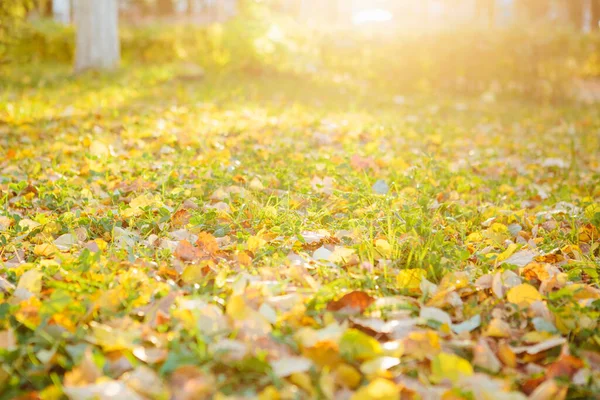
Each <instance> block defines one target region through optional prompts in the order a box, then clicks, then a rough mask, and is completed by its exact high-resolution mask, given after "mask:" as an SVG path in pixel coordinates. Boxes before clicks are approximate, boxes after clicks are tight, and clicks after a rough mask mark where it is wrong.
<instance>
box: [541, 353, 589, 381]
mask: <svg viewBox="0 0 600 400" xmlns="http://www.w3.org/2000/svg"><path fill="white" fill-rule="evenodd" d="M584 365H585V364H584V362H583V360H581V359H579V358H577V357H573V356H571V355H568V354H561V355H560V357H559V358H558V360H556V361H554V362H553V363H552V364H550V365H549V366H548V368H547V369H546V378H547V379H554V378H569V379H570V378H572V377H573V375H575V373H576V372H577V371H579V370H580V369H581V368H583V367H584Z"/></svg>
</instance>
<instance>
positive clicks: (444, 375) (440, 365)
mask: <svg viewBox="0 0 600 400" xmlns="http://www.w3.org/2000/svg"><path fill="white" fill-rule="evenodd" d="M431 373H432V376H431V378H432V380H434V381H436V382H441V381H443V380H444V379H448V380H450V381H452V382H456V381H458V380H459V379H460V378H461V377H463V376H471V375H473V367H472V366H471V364H470V363H469V362H468V361H467V360H465V359H464V358H461V357H459V356H457V355H454V354H450V353H440V354H438V355H437V356H435V358H434V359H433V360H431Z"/></svg>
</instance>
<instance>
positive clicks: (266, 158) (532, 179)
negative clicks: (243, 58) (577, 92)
mask: <svg viewBox="0 0 600 400" xmlns="http://www.w3.org/2000/svg"><path fill="white" fill-rule="evenodd" d="M36 69H37V68H32V69H31V70H29V69H28V68H27V67H19V68H18V69H16V68H15V69H8V68H7V69H6V70H5V71H3V78H2V82H1V84H2V87H3V90H2V91H1V92H0V171H1V172H0V199H1V204H2V207H1V209H0V398H3V399H12V398H24V399H25V398H26V399H33V398H41V399H59V398H70V399H75V400H79V399H82V400H83V399H88V398H94V397H97V398H100V399H144V398H148V399H169V398H173V399H200V398H211V397H214V398H216V399H229V398H231V399H233V398H256V397H257V396H258V398H260V399H265V400H266V399H296V398H323V399H354V400H359V399H362V400H370V399H397V398H403V399H404V398H406V399H413V398H424V399H438V398H444V399H492V398H493V399H524V398H527V397H528V396H530V398H533V399H538V400H539V399H554V400H560V399H564V398H581V399H591V398H595V397H597V396H599V395H600V384H599V382H600V372H599V371H600V352H599V349H600V334H599V333H598V332H599V330H598V328H599V327H598V320H599V317H600V300H599V299H600V291H599V289H598V282H599V278H598V272H599V266H600V258H599V257H600V241H599V231H600V184H599V183H600V163H599V160H600V115H599V114H598V113H597V109H594V108H593V107H591V106H590V107H584V106H577V105H568V106H567V105H557V104H532V103H528V102H524V101H521V102H516V101H509V100H506V99H501V98H496V97H495V96H494V95H492V94H486V95H484V96H483V97H481V98H474V99H469V100H462V99H457V98H450V99H445V98H436V97H433V96H426V97H421V96H417V95H407V94H403V93H386V92H385V91H381V92H373V91H370V90H369V88H368V87H366V86H365V85H361V84H359V83H353V82H351V81H347V80H343V79H338V80H336V83H335V84H329V83H325V82H321V81H319V80H318V79H307V78H302V77H296V76H246V77H243V78H240V77H239V76H237V77H232V76H225V75H217V74H215V75H212V74H209V75H207V76H204V77H201V76H199V74H195V73H194V74H190V73H188V72H186V71H185V70H182V69H181V68H178V67H160V68H159V67H156V68H130V69H127V70H124V71H121V72H118V73H114V74H104V75H97V74H87V75H82V76H78V77H71V76H70V75H69V73H68V71H67V69H66V68H62V67H61V68H58V69H53V68H46V69H44V71H43V73H41V72H40V71H36Z"/></svg>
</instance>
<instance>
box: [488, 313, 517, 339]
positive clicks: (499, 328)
mask: <svg viewBox="0 0 600 400" xmlns="http://www.w3.org/2000/svg"><path fill="white" fill-rule="evenodd" d="M484 335H485V336H489V337H496V338H507V337H510V336H511V330H510V325H508V323H507V322H506V321H503V320H501V319H499V318H494V319H492V320H491V321H490V324H489V325H488V327H487V329H486V330H485V333H484Z"/></svg>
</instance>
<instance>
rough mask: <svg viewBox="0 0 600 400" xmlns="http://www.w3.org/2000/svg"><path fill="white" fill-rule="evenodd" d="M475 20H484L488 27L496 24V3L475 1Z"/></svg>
mask: <svg viewBox="0 0 600 400" xmlns="http://www.w3.org/2000/svg"><path fill="white" fill-rule="evenodd" d="M476 7H477V11H476V14H477V20H478V21H481V20H484V21H485V23H487V25H488V26H490V27H491V26H494V25H495V24H496V1H495V0H477V3H476Z"/></svg>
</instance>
